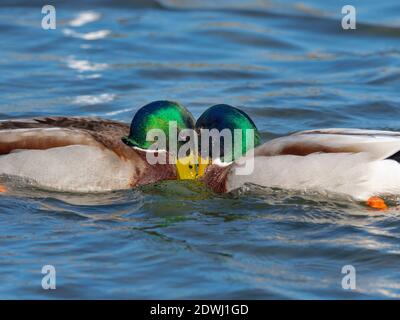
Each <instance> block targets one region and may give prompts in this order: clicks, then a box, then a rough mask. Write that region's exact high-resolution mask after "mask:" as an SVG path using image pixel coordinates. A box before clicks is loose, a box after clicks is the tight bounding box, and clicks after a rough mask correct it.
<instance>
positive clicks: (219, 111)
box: [196, 104, 261, 162]
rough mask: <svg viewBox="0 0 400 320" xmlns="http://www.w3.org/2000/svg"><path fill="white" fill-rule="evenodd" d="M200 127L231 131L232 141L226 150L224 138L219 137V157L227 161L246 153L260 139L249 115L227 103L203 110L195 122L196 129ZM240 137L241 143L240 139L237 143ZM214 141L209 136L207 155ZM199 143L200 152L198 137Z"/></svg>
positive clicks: (256, 144)
mask: <svg viewBox="0 0 400 320" xmlns="http://www.w3.org/2000/svg"><path fill="white" fill-rule="evenodd" d="M200 129H208V130H211V129H217V130H218V131H219V132H222V130H224V129H228V131H230V132H231V135H232V141H231V144H230V146H231V147H230V148H227V149H228V152H227V150H225V148H224V145H225V144H226V142H225V139H223V138H219V139H220V141H219V143H220V158H221V160H223V161H228V162H229V161H233V160H236V159H237V158H239V157H241V156H242V155H244V154H246V152H247V151H248V150H250V149H252V148H255V147H256V146H258V145H259V144H260V140H261V139H260V133H259V132H258V130H257V127H256V125H255V124H254V122H253V121H252V120H251V119H250V117H249V116H248V115H247V114H246V113H244V112H243V111H242V110H239V109H238V108H235V107H232V106H230V105H227V104H218V105H215V106H212V107H211V108H209V109H207V110H206V111H204V113H203V114H202V115H201V116H200V118H199V119H198V120H197V122H196V130H197V131H199V132H200ZM248 129H250V130H248ZM251 131H252V133H251ZM235 132H236V134H235ZM240 138H241V140H242V141H241V145H240V141H239V143H238V142H236V139H240ZM215 143H216V141H214V139H213V138H211V139H210V141H209V150H207V152H208V153H209V155H212V145H213V144H215ZM199 145H200V146H199V147H200V150H201V151H200V152H201V153H203V152H202V151H204V150H203V149H201V139H199ZM236 146H238V147H236Z"/></svg>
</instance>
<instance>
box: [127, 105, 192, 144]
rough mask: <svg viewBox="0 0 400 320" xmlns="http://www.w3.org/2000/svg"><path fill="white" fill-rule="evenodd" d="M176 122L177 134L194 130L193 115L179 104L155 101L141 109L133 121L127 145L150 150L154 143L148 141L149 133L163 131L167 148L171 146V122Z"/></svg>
mask: <svg viewBox="0 0 400 320" xmlns="http://www.w3.org/2000/svg"><path fill="white" fill-rule="evenodd" d="M172 121H173V122H175V123H176V127H177V133H178V134H179V132H180V131H181V130H182V129H193V128H194V118H193V116H192V114H191V113H190V112H189V111H188V110H187V109H186V108H185V107H183V106H181V105H180V104H179V103H177V102H172V101H164V100H162V101H154V102H151V103H149V104H147V105H145V106H144V107H142V108H140V109H139V110H138V111H137V112H136V114H135V116H134V117H133V119H132V123H131V128H130V132H129V136H128V137H124V138H123V139H122V141H124V142H125V143H126V144H127V145H130V146H134V147H139V148H142V149H148V148H149V147H150V146H151V145H152V144H153V143H154V141H147V139H146V137H147V133H148V132H149V131H150V130H152V129H158V130H162V131H163V132H164V134H165V136H166V139H167V141H166V146H167V147H168V146H169V128H170V122H172Z"/></svg>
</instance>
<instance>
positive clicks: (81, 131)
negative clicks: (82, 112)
mask: <svg viewBox="0 0 400 320" xmlns="http://www.w3.org/2000/svg"><path fill="white" fill-rule="evenodd" d="M170 122H173V123H174V124H175V126H176V131H175V133H173V134H177V135H179V133H180V132H181V131H182V130H183V129H186V128H192V129H193V128H194V123H195V122H194V118H193V116H192V115H191V113H190V112H189V111H188V110H187V109H186V108H185V107H183V106H182V105H180V104H178V103H176V102H171V101H155V102H152V103H150V104H147V105H145V106H144V107H142V108H140V109H139V110H138V111H137V113H136V114H135V116H134V117H133V120H132V123H131V125H130V126H129V125H127V124H125V123H121V122H117V121H112V120H105V119H101V118H83V117H47V118H34V119H26V120H5V121H0V175H1V176H11V177H18V178H21V179H23V180H24V181H26V182H28V183H30V184H32V185H37V186H40V187H42V188H48V189H54V190H59V191H71V192H100V191H109V190H116V189H127V188H133V187H137V186H140V185H144V184H149V183H154V182H157V181H160V180H175V179H178V178H179V177H181V178H185V174H186V173H185V171H184V170H183V171H182V172H181V173H180V171H179V170H178V169H177V166H176V165H175V164H174V163H164V164H163V163H161V164H160V163H155V164H150V163H149V162H148V161H147V155H148V152H153V153H154V151H149V150H148V148H149V147H150V146H151V143H152V141H147V140H146V133H147V132H148V131H149V130H151V129H156V130H161V131H162V132H163V133H164V134H165V135H166V137H167V142H168V139H169V137H170V132H169V123H170ZM179 143H182V142H179V139H178V144H179ZM166 148H167V150H161V151H160V152H164V153H166V154H168V144H167V147H166ZM178 163H179V161H178ZM178 167H183V166H178ZM5 191H6V187H5V186H3V185H0V192H5Z"/></svg>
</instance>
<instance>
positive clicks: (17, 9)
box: [0, 0, 400, 299]
mask: <svg viewBox="0 0 400 320" xmlns="http://www.w3.org/2000/svg"><path fill="white" fill-rule="evenodd" d="M216 3H217V4H216ZM52 4H54V5H55V7H56V10H57V29H56V30H43V29H42V28H41V19H42V14H41V6H42V5H43V3H42V1H8V0H5V1H2V4H1V5H0V6H1V7H0V92H1V94H0V97H1V99H0V119H8V118H27V117H33V116H41V115H81V116H92V115H95V116H101V117H104V118H110V119H115V120H120V121H124V122H129V121H130V120H131V118H132V116H133V114H134V113H135V111H136V110H137V109H138V108H139V107H140V106H142V105H144V104H146V103H148V102H151V101H153V100H158V99H171V100H177V101H179V102H181V103H182V104H183V105H185V106H187V107H188V108H189V110H190V111H192V112H193V114H194V115H195V117H198V116H199V115H200V114H201V113H202V112H203V111H204V110H205V109H206V108H207V107H209V106H211V105H213V104H216V103H228V104H232V105H235V106H239V107H240V108H242V109H243V110H245V111H246V112H248V113H249V115H250V116H251V117H252V118H253V119H254V121H255V123H256V124H257V126H258V128H259V129H260V131H261V132H262V136H263V139H264V140H268V139H271V138H273V137H277V136H281V135H285V134H289V133H291V132H294V131H297V130H304V129H312V128H321V127H360V128H373V129H385V130H400V95H399V84H400V49H399V44H400V19H399V16H400V2H399V1H398V0H387V1H384V2H382V1H380V2H379V1H372V0H363V1H357V0H353V1H352V3H351V4H353V5H354V6H355V7H356V10H357V29H356V30H346V31H345V30H343V29H342V28H341V18H342V16H343V15H342V14H341V8H342V6H343V5H345V4H349V3H347V1H316V0H315V1H314V0H304V1H301V2H298V1H287V0H286V1H266V0H265V1H263V0H259V1H256V0H253V1H252V0H248V1H212V0H209V1H204V0H201V1H200V0H199V1H189V0H187V1H186V0H180V1H179V0H175V1H174V0H168V1H167V0H159V1H156V0H154V1H151V0H141V1H134V0H132V1H128V0H120V1H111V0H110V1H106V0H98V1H82V0H81V1H53V2H52ZM10 183H11V184H12V183H14V186H13V187H12V188H11V189H12V190H13V192H12V193H11V194H2V195H1V196H0V219H1V222H0V298H3V299H4V298H28V299H31V298H35V299H47V298H73V299H76V298H163V299H164V298H240V299H246V298H257V299H269V298H285V299H286V298H302V299H309V298H323V299H335V298H344V299H365V298H399V297H400V274H399V265H400V214H399V211H398V210H397V209H392V210H389V211H386V212H377V211H371V210H368V209H367V208H366V207H365V206H364V205H363V204H361V203H356V202H351V201H344V200H339V199H333V198H332V199H331V198H323V197H319V196H316V195H299V194H293V193H288V192H285V191H283V190H265V189H261V188H257V187H251V188H249V187H246V188H244V189H242V190H239V191H236V192H234V193H232V194H228V195H223V196H218V195H215V194H212V193H211V192H210V191H208V190H207V189H206V188H204V187H203V186H202V185H199V184H196V183H177V182H168V183H160V184H157V185H154V186H146V187H143V188H140V189H136V190H130V191H119V192H113V193H106V194H97V195H90V194H66V193H51V192H46V191H43V190H39V189H28V188H26V187H24V186H22V185H19V184H18V182H10ZM44 265H53V266H54V267H55V268H56V281H57V282H56V286H57V288H56V290H43V289H42V286H41V281H42V277H43V275H42V274H41V269H42V266H44ZM344 265H353V266H354V267H355V268H356V272H357V273H356V274H357V276H356V290H353V291H351V290H344V289H343V288H342V285H341V282H342V277H343V276H344V275H343V274H341V269H342V267H343V266H344Z"/></svg>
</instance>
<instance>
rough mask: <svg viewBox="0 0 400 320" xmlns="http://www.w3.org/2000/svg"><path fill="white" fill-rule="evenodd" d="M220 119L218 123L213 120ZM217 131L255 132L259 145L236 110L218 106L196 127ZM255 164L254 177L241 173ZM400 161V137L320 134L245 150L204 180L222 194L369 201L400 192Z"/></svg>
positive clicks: (352, 131) (214, 168)
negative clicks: (280, 193)
mask: <svg viewBox="0 0 400 320" xmlns="http://www.w3.org/2000/svg"><path fill="white" fill-rule="evenodd" d="M221 114H223V116H221ZM216 118H218V122H216V121H214V120H213V119H216ZM216 126H218V129H219V130H221V129H223V128H228V129H230V130H233V129H242V130H243V129H245V128H254V130H255V140H254V143H253V144H254V145H256V146H257V144H259V138H258V137H259V134H258V130H257V128H256V127H255V125H254V123H253V122H252V121H251V119H250V118H249V117H248V116H247V115H246V114H244V113H243V112H238V109H236V108H234V107H231V106H227V105H217V106H214V107H212V108H210V109H209V110H207V111H206V112H205V113H204V114H203V115H202V116H200V118H199V119H198V120H197V122H196V127H197V128H207V129H212V128H214V127H216ZM221 151H222V149H221ZM250 151H251V150H250ZM246 153H247V154H246ZM251 161H254V166H253V170H251V172H249V173H248V174H241V175H240V174H238V173H237V170H236V169H238V168H240V167H243V166H245V165H251V163H250V162H251ZM399 162H400V132H392V131H378V130H362V129H320V130H309V131H302V132H297V133H294V134H292V135H289V136H286V137H281V138H276V139H273V140H271V141H268V142H266V143H264V144H263V145H260V146H258V147H256V148H255V149H254V150H253V151H251V152H249V150H247V149H246V148H243V150H242V154H241V155H240V156H239V157H236V158H234V159H233V162H231V163H229V162H228V163H226V162H225V163H222V164H221V162H220V161H212V162H211V164H210V165H209V166H208V167H207V169H206V170H205V173H204V176H203V177H202V178H201V179H202V180H203V181H204V182H205V183H206V184H207V185H208V186H210V187H211V188H212V189H213V190H214V191H216V192H220V193H222V192H228V191H231V190H234V189H237V188H240V187H241V186H243V185H244V184H245V183H251V184H256V185H260V186H265V187H274V188H275V187H276V188H282V189H293V190H300V191H318V192H323V193H337V194H342V195H346V196H350V197H352V198H354V199H356V200H368V199H374V197H377V196H379V195H385V194H399V193H400V163H399ZM378 199H379V198H378ZM375 200H376V198H375Z"/></svg>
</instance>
